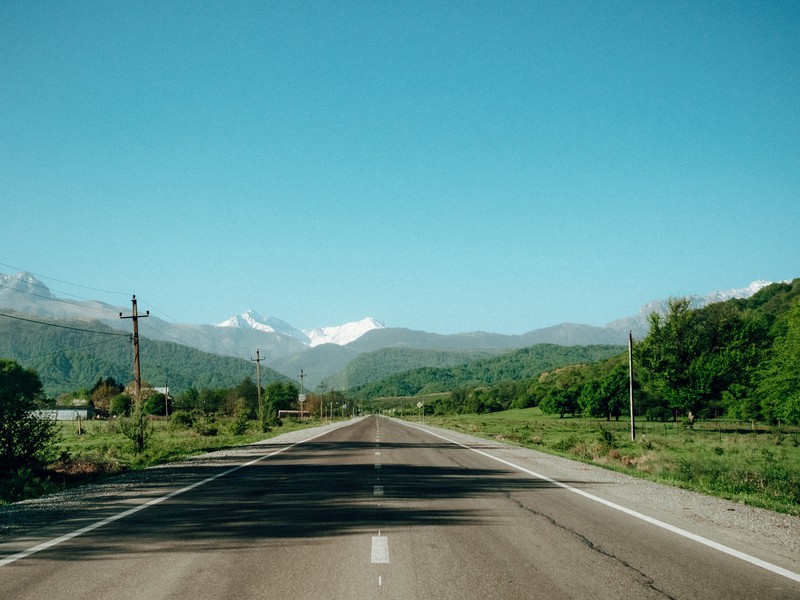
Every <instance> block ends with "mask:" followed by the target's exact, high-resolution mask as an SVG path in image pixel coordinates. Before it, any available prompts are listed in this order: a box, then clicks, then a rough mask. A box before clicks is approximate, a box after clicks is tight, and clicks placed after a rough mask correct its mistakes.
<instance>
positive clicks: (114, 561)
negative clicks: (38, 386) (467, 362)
mask: <svg viewBox="0 0 800 600" xmlns="http://www.w3.org/2000/svg"><path fill="white" fill-rule="evenodd" d="M305 435H306V437H309V436H312V435H313V436H314V437H311V439H307V440H305V441H301V442H296V443H291V444H289V443H283V444H279V445H276V444H275V443H272V444H264V445H254V446H249V447H247V448H246V449H243V450H236V451H230V452H224V453H216V454H215V455H214V457H213V458H209V459H207V460H198V461H189V462H187V463H185V464H180V465H171V466H168V467H164V468H159V469H153V470H150V471H148V473H146V474H138V475H137V474H132V475H130V477H129V478H128V480H126V483H125V484H124V485H116V486H115V485H114V484H113V483H112V484H110V485H107V486H106V485H103V486H93V487H92V488H91V490H92V491H91V492H90V493H89V494H88V495H87V497H86V499H85V501H83V502H82V503H81V504H80V506H79V507H75V506H71V507H69V509H67V508H65V507H62V510H57V509H53V511H51V512H49V513H44V514H45V515H46V516H40V517H39V518H38V519H33V520H32V521H31V523H30V524H28V525H26V526H19V527H12V528H11V529H10V531H11V532H12V533H11V534H5V535H3V536H2V537H0V598H3V599H15V600H24V599H43V598H57V599H59V600H63V599H71V598H86V599H92V600H95V599H99V598H113V599H115V600H116V599H119V600H128V599H130V600H145V599H147V600H153V599H158V598H170V599H187V600H201V599H206V598H220V599H226V600H227V599H248V598H253V599H255V598H258V599H264V598H275V599H292V598H298V599H306V598H307V599H314V600H319V599H327V598H332V599H333V598H336V599H349V598H352V599H358V600H362V599H369V598H380V599H394V598H397V599H403V600H408V599H413V598H420V599H439V598H442V599H445V598H454V599H458V600H473V599H474V600H486V599H490V598H498V599H515V598H519V599H531V598H543V599H544V598H546V599H558V598H592V599H599V598H614V599H619V598H636V599H639V598H643V599H647V598H681V599H683V598H702V599H711V598H724V599H725V600H732V599H736V598H747V599H752V598H793V599H795V600H796V599H797V598H800V575H798V574H797V573H798V571H800V568H799V567H800V557H798V556H786V555H785V553H784V554H781V553H780V552H774V553H770V550H769V548H766V549H765V548H764V547H763V544H762V545H759V544H757V543H754V544H753V545H752V547H750V545H749V544H748V541H747V540H746V539H744V540H743V539H742V536H737V535H736V532H732V533H731V534H730V535H729V536H726V535H725V533H724V532H722V533H719V531H718V529H714V528H710V529H708V530H706V529H704V527H703V526H702V525H701V524H699V525H698V524H694V523H692V522H691V520H687V519H683V520H682V519H676V520H674V522H668V521H666V520H665V519H668V518H669V515H668V514H660V513H658V512H657V511H650V512H648V509H647V502H642V499H641V498H639V499H637V500H636V501H635V502H625V501H624V500H621V499H620V498H617V497H615V496H614V493H613V492H611V491H609V490H610V487H611V486H609V490H606V489H604V486H603V485H602V484H601V483H597V482H595V481H588V480H586V481H584V480H582V478H579V477H572V478H571V479H563V478H561V479H559V478H557V477H554V476H553V475H552V474H546V475H545V474H543V473H540V472H538V471H536V470H535V466H536V465H535V464H534V463H535V461H534V462H528V463H527V466H525V465H521V464H518V463H517V462H514V461H510V460H508V459H507V458H502V452H500V451H499V450H497V449H494V448H492V444H491V443H485V442H484V443H483V444H480V447H478V448H477V451H476V449H473V448H471V447H468V446H467V445H462V444H460V443H455V442H453V441H450V439H451V437H452V436H449V435H448V434H445V433H442V432H439V433H436V432H433V433H432V432H429V431H426V430H425V428H420V427H417V426H415V425H414V424H406V423H402V422H399V421H395V420H391V419H387V418H383V417H374V416H372V417H366V418H363V419H356V420H354V421H352V422H350V423H348V424H346V425H345V426H339V427H335V428H328V429H324V430H322V432H321V433H319V432H318V433H306V434H305ZM453 435H455V434H453ZM497 457H499V460H498V458H497ZM532 467H534V468H532ZM633 504H635V506H633ZM709 532H710V533H709ZM713 536H716V539H714V538H713ZM720 536H722V538H724V539H722V538H721V537H720ZM745 537H746V536H745Z"/></svg>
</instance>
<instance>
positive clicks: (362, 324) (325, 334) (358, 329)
mask: <svg viewBox="0 0 800 600" xmlns="http://www.w3.org/2000/svg"><path fill="white" fill-rule="evenodd" d="M216 326H217V327H231V328H235V329H255V330H256V331H261V332H264V333H276V334H281V335H286V336H290V337H293V338H295V339H296V340H299V341H300V342H302V343H303V344H305V345H306V346H310V347H312V348H313V347H314V346H319V345H321V344H337V345H339V346H344V345H345V344H349V343H350V342H352V341H355V340H357V339H358V338H360V337H361V336H362V335H364V334H365V333H367V332H368V331H371V330H373V329H382V328H384V327H386V326H385V325H384V324H383V323H381V322H380V321H376V320H375V319H373V318H371V317H367V318H365V319H362V320H360V321H354V322H351V323H345V324H344V325H334V326H331V327H319V328H317V329H302V330H301V329H297V328H295V327H292V326H291V325H289V323H287V322H286V321H282V320H280V319H276V318H274V317H267V318H265V317H262V316H261V315H259V314H258V313H257V312H255V311H254V310H246V311H245V312H243V313H241V314H238V315H234V316H232V317H231V318H229V319H226V320H225V321H223V322H222V323H218V324H217V325H216Z"/></svg>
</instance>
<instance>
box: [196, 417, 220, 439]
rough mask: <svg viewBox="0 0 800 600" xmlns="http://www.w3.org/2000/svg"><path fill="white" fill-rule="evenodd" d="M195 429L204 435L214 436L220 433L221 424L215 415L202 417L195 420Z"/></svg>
mask: <svg viewBox="0 0 800 600" xmlns="http://www.w3.org/2000/svg"><path fill="white" fill-rule="evenodd" d="M194 430H195V431H196V432H197V433H199V434H200V435H202V436H204V437H213V436H215V435H217V434H218V433H219V426H218V425H217V422H216V421H215V420H214V418H213V417H202V418H200V419H197V420H196V421H195V422H194Z"/></svg>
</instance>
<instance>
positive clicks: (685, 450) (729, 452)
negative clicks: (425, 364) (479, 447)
mask: <svg viewBox="0 0 800 600" xmlns="http://www.w3.org/2000/svg"><path fill="white" fill-rule="evenodd" d="M425 422H426V423H428V424H430V425H435V426H438V427H443V428H445V429H452V430H455V431H461V432H464V433H469V434H472V435H475V436H478V437H483V438H485V439H491V440H496V441H501V442H506V443H509V444H514V445H517V446H522V447H526V448H532V449H536V450H540V451H542V452H547V453H550V454H556V455H560V456H564V457H567V458H571V459H576V460H580V461H583V462H587V463H591V464H595V465H598V466H601V467H605V468H608V469H613V470H617V471H622V472H625V473H628V474H630V475H634V476H637V477H642V478H646V479H649V480H652V481H657V482H660V483H666V484H669V485H674V486H678V487H681V488H685V489H690V490H694V491H698V492H702V493H705V494H709V495H712V496H717V497H721V498H726V499H729V500H732V501H735V502H740V503H743V504H749V505H752V506H758V507H761V508H766V509H769V510H773V511H776V512H782V513H786V514H790V515H795V516H798V515H800V440H799V439H798V438H799V437H800V430H798V428H793V429H789V428H786V427H783V428H780V427H765V426H761V427H756V426H750V425H744V424H740V423H726V422H706V423H700V424H696V425H695V427H694V428H693V429H688V428H687V427H685V426H684V425H682V424H680V423H650V422H642V423H637V433H636V438H637V439H636V441H631V440H630V425H629V423H628V422H627V421H620V422H614V421H611V422H607V421H602V420H596V419H587V418H574V419H573V418H563V419H560V418H558V416H550V415H543V414H542V413H541V411H540V410H539V409H538V408H533V409H524V410H509V411H503V412H498V413H491V414H483V415H474V414H472V415H457V416H435V417H431V416H426V417H425Z"/></svg>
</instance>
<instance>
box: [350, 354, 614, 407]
mask: <svg viewBox="0 0 800 600" xmlns="http://www.w3.org/2000/svg"><path fill="white" fill-rule="evenodd" d="M624 350H625V348H624V347H623V346H557V345H555V344H538V345H536V346H531V347H530V348H523V349H521V350H516V351H514V352H510V353H508V354H503V355H501V356H497V357H494V358H483V359H480V360H475V361H472V362H468V363H466V364H462V365H458V366H454V367H447V368H431V367H424V368H418V369H411V370H409V371H406V372H404V373H398V374H395V375H391V376H389V377H387V378H386V379H383V380H381V381H377V382H374V383H368V384H365V385H362V386H359V387H357V388H354V389H352V390H350V392H349V394H350V395H352V396H353V397H354V398H356V399H358V400H368V399H371V398H379V397H390V396H415V395H417V394H430V393H436V392H447V391H452V390H454V389H457V388H465V387H480V386H491V385H494V384H497V383H501V382H504V381H519V380H523V379H530V378H531V377H535V376H537V375H539V374H541V373H543V372H545V371H550V370H553V369H557V368H559V367H563V366H566V365H574V364H585V363H592V362H596V361H599V360H605V359H607V358H609V357H612V356H616V355H618V354H620V353H622V352H624Z"/></svg>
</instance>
